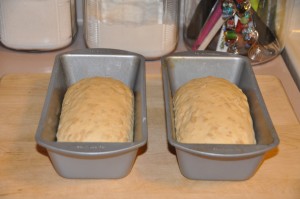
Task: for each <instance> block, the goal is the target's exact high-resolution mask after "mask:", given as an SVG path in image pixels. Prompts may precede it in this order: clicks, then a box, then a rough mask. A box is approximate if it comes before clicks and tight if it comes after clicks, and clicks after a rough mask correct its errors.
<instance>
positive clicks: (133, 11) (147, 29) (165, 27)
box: [85, 0, 178, 59]
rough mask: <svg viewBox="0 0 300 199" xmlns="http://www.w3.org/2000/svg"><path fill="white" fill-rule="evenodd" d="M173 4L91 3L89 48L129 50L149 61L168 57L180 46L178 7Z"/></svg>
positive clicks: (116, 0) (115, 0)
mask: <svg viewBox="0 0 300 199" xmlns="http://www.w3.org/2000/svg"><path fill="white" fill-rule="evenodd" d="M122 2H123V3H122ZM173 2H174V1H172V0H165V1H161V0H160V1H157V0H152V1H149V0H128V1H126V3H124V1H119V0H112V1H97V0H88V1H86V17H85V40H86V44H87V46H88V47H89V48H115V49H122V50H128V51H132V52H136V53H139V54H141V55H144V56H145V57H146V58H148V59H153V58H158V57H160V56H162V55H165V54H168V53H170V52H171V51H173V50H174V49H175V47H176V44H177V28H178V26H177V17H176V12H175V10H176V7H177V5H176V4H175V3H173ZM166 16H167V17H166Z"/></svg>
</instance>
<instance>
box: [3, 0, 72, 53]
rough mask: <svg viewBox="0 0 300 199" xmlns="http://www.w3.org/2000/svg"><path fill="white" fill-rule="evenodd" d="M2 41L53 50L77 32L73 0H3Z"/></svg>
mask: <svg viewBox="0 0 300 199" xmlns="http://www.w3.org/2000/svg"><path fill="white" fill-rule="evenodd" d="M0 20H1V23H0V25H1V28H0V31H1V34H0V35H1V42H2V43H3V44H4V45H5V46H7V47H9V48H13V49H18V50H52V49H58V48H62V47H64V46H66V45H68V44H70V43H71V41H72V37H73V35H74V33H75V32H76V29H75V27H76V25H75V24H74V21H76V19H75V1H74V0H43V1H37V0H9V1H8V0H0Z"/></svg>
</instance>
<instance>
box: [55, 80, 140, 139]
mask: <svg viewBox="0 0 300 199" xmlns="http://www.w3.org/2000/svg"><path fill="white" fill-rule="evenodd" d="M133 108H134V97H133V93H132V91H131V90H130V88H128V87H127V86H126V85H125V84H124V83H122V82H121V81H119V80H115V79H113V78H108V77H92V78H86V79H82V80H80V81H79V82H77V83H75V84H73V85H72V86H71V87H70V88H68V90H67V92H66V94H65V97H64V100H63V104H62V112H61V116H60V123H59V126H58V132H57V141H59V142H130V141H132V139H133V138H132V137H133V135H132V134H133V132H132V131H133V114H134V113H133Z"/></svg>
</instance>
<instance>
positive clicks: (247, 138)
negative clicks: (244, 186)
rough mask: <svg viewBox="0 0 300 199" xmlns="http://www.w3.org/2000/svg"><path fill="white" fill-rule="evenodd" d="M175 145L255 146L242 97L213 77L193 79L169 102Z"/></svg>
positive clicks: (226, 83)
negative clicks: (174, 132) (170, 103)
mask: <svg viewBox="0 0 300 199" xmlns="http://www.w3.org/2000/svg"><path fill="white" fill-rule="evenodd" d="M173 103H174V112H175V129H176V138H177V141H178V142H183V143H209V144H255V143H256V140H255V134H254V130H253V123H252V118H251V115H250V111H249V104H248V101H247V97H246V95H245V94H244V93H243V92H242V90H241V89H239V88H238V87H237V86H236V85H235V84H233V83H231V82H229V81H227V80H225V79H223V78H217V77H212V76H209V77H204V78H197V79H193V80H191V81H189V82H187V83H186V84H184V85H183V86H181V87H180V88H179V89H178V90H177V91H176V94H175V96H174V99H173Z"/></svg>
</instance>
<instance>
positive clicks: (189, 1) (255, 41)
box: [183, 0, 294, 65]
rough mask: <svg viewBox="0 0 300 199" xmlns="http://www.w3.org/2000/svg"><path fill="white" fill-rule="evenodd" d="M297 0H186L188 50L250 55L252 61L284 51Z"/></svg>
mask: <svg viewBox="0 0 300 199" xmlns="http://www.w3.org/2000/svg"><path fill="white" fill-rule="evenodd" d="M293 4H294V0H261V1H257V0H239V1H234V0H185V2H184V27H183V37H184V41H185V44H186V46H187V48H188V49H189V50H213V51H224V52H229V53H234V54H240V55H245V56H248V57H249V58H250V59H251V60H252V64H253V65H255V64H260V63H264V62H267V61H269V60H271V59H273V58H275V57H276V56H277V55H279V54H280V53H281V51H282V50H283V48H284V44H285V38H286V35H287V30H288V28H289V23H290V20H289V19H290V14H291V10H292V6H293Z"/></svg>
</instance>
